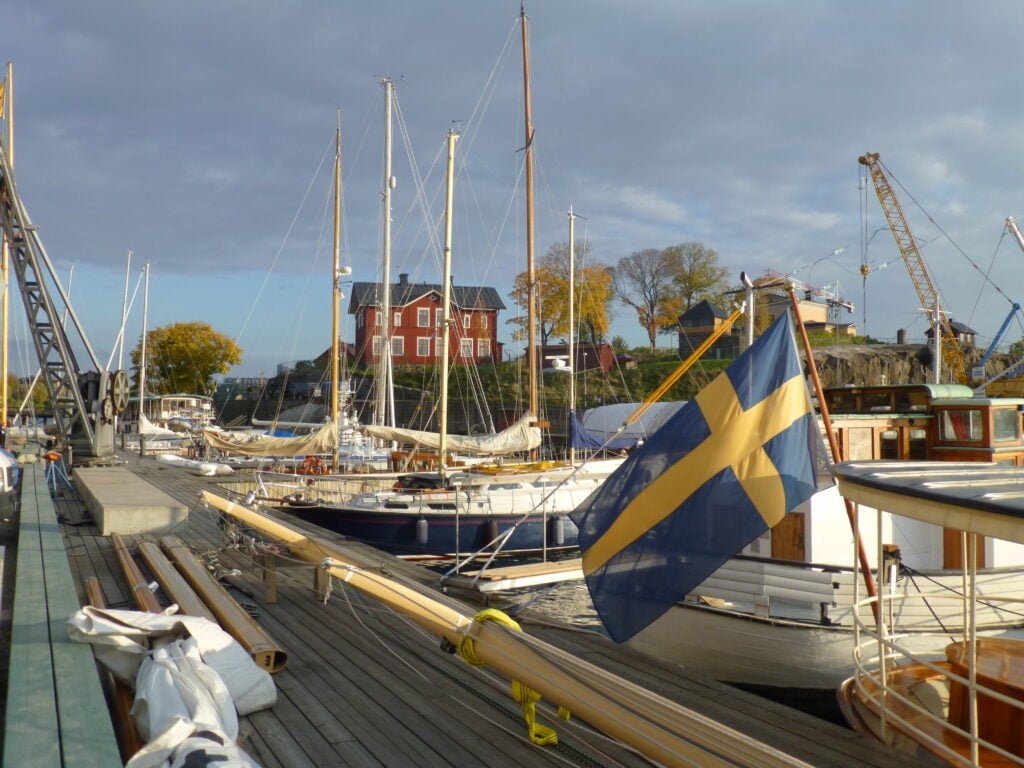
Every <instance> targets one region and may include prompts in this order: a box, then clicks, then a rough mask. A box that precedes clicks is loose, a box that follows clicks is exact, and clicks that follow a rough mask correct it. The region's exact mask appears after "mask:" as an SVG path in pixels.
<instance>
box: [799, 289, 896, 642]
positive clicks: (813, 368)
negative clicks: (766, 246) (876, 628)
mask: <svg viewBox="0 0 1024 768" xmlns="http://www.w3.org/2000/svg"><path fill="white" fill-rule="evenodd" d="M786 293H788V294H789V302H790V304H792V306H793V316H794V320H795V322H796V326H797V328H799V329H800V340H801V341H802V342H803V347H804V355H805V356H806V357H807V370H808V371H810V374H811V382H812V383H813V384H814V394H815V396H816V397H817V398H818V412H819V413H820V414H821V421H822V424H823V425H824V427H825V434H826V435H827V436H828V447H829V450H830V451H831V452H832V460H833V461H835V462H837V463H838V462H840V461H842V460H843V452H842V450H840V448H839V443H838V442H837V441H836V433H835V431H834V430H833V429H832V418H831V416H829V413H828V404H827V403H826V402H825V391H824V390H823V389H822V386H821V378H820V377H819V376H818V366H817V365H816V364H815V362H814V353H813V352H812V351H811V340H810V339H809V338H807V329H806V328H805V327H804V322H803V320H802V319H801V318H800V305H799V303H798V302H797V299H796V291H795V290H794V288H793V285H792V284H790V285H787V286H786ZM843 504H844V505H845V506H846V517H847V519H848V520H849V521H850V528H851V530H852V531H853V536H854V538H855V539H856V540H857V559H858V560H859V561H860V569H861V571H862V572H863V573H864V588H865V589H866V590H867V593H868V597H877V596H878V589H877V587H875V577H874V576H872V575H871V568H870V567H869V566H868V553H867V550H865V549H864V542H863V540H862V539H861V538H860V536H858V535H857V510H855V509H854V508H853V502H852V501H850V500H849V499H847V498H845V497H844V498H843ZM871 612H872V613H873V614H874V615H875V622H877V621H878V601H877V600H874V601H872V603H871Z"/></svg>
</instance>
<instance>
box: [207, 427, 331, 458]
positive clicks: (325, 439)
mask: <svg viewBox="0 0 1024 768" xmlns="http://www.w3.org/2000/svg"><path fill="white" fill-rule="evenodd" d="M203 435H204V436H205V437H206V442H207V444H208V445H209V446H210V447H211V448H217V449H219V450H221V451H226V452H228V453H236V454H241V455H243V456H313V455H315V454H318V453H331V452H332V451H333V450H334V449H335V447H337V445H338V425H337V424H334V423H328V424H325V425H324V426H323V427H321V428H320V429H318V430H317V431H316V432H313V433H311V434H309V435H302V436H300V437H268V436H260V437H258V438H256V439H252V438H241V439H240V438H238V437H232V436H229V435H227V434H225V433H222V432H217V431H216V430H209V429H207V430H204V431H203Z"/></svg>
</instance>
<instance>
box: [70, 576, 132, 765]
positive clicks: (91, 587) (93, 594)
mask: <svg viewBox="0 0 1024 768" xmlns="http://www.w3.org/2000/svg"><path fill="white" fill-rule="evenodd" d="M83 581H84V583H85V594H86V597H87V599H88V601H89V605H91V606H92V607H93V608H106V607H107V600H106V598H105V597H104V596H103V588H102V587H100V581H99V579H97V578H96V577H95V576H86V577H85V579H84V580H83ZM103 679H104V683H105V684H106V685H107V687H108V689H109V693H110V700H111V704H110V708H111V710H112V712H111V715H112V717H111V721H112V722H113V724H114V730H115V731H117V746H118V748H119V749H120V750H121V759H122V760H124V761H125V762H128V760H130V759H131V757H132V755H134V754H135V753H136V752H138V751H139V750H140V749H142V747H143V746H145V742H144V741H143V740H142V737H141V736H140V735H139V729H138V728H136V727H135V719H134V718H133V717H132V704H133V703H134V699H135V695H134V694H133V692H132V689H131V688H130V687H129V685H128V684H127V683H126V682H124V681H123V680H119V679H118V678H117V677H116V676H115V675H114V673H113V672H111V671H110V670H109V669H108V670H105V671H104V672H103Z"/></svg>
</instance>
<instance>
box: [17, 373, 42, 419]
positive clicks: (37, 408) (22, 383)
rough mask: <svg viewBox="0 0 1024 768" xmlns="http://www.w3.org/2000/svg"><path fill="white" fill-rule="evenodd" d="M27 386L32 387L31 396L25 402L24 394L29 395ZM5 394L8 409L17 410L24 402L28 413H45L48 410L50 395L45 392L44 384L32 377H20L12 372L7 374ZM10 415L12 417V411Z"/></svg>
mask: <svg viewBox="0 0 1024 768" xmlns="http://www.w3.org/2000/svg"><path fill="white" fill-rule="evenodd" d="M33 383H34V386H33ZM29 387H32V392H31V397H30V398H29V400H28V402H25V398H26V396H28V395H29ZM7 394H8V400H9V405H10V410H11V411H13V412H17V411H18V410H19V409H20V408H21V406H22V403H25V410H26V411H27V412H28V413H29V414H35V413H45V412H46V411H48V410H50V396H49V394H47V392H46V385H45V384H43V382H42V380H37V379H35V378H34V377H33V378H26V379H20V378H18V377H17V376H16V375H15V374H13V373H11V374H8V375H7ZM11 415H12V417H13V413H12V414H11Z"/></svg>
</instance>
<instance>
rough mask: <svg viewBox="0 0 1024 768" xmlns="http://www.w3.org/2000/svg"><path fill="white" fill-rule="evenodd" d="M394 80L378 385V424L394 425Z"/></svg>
mask: <svg viewBox="0 0 1024 768" xmlns="http://www.w3.org/2000/svg"><path fill="white" fill-rule="evenodd" d="M394 91H395V83H394V81H393V80H391V79H390V78H386V79H385V80H384V189H383V197H382V208H383V210H382V216H383V240H384V245H383V254H382V265H381V273H382V274H381V310H380V311H381V318H380V333H381V339H380V376H379V386H378V387H377V413H378V420H377V423H378V424H386V425H387V426H391V427H393V426H395V402H394V398H392V397H389V396H388V393H389V392H391V391H392V388H393V386H394V379H393V371H392V368H391V190H392V189H394V188H395V177H394V176H393V175H392V173H391V141H392V135H391V134H392V130H391V102H392V100H393V98H394Z"/></svg>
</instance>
